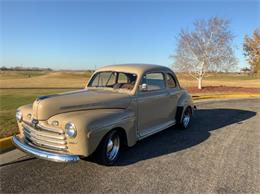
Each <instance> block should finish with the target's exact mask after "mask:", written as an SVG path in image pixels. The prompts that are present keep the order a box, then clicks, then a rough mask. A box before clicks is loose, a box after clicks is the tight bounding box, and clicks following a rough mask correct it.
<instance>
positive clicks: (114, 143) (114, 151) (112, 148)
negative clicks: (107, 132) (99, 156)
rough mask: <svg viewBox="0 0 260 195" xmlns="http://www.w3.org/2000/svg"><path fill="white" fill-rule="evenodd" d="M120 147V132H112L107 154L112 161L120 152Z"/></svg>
mask: <svg viewBox="0 0 260 195" xmlns="http://www.w3.org/2000/svg"><path fill="white" fill-rule="evenodd" d="M119 148H120V138H119V135H118V134H112V135H111V136H110V137H109V139H108V141H107V146H106V155H107V158H108V159H109V160H110V161H113V160H114V159H115V158H116V157H117V155H118V152H119Z"/></svg>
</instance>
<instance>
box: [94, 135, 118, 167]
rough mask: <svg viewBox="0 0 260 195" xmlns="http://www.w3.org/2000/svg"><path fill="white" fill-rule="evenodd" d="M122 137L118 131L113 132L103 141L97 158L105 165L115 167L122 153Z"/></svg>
mask: <svg viewBox="0 0 260 195" xmlns="http://www.w3.org/2000/svg"><path fill="white" fill-rule="evenodd" d="M120 141H121V139H120V135H119V133H118V132H117V131H111V132H110V133H108V134H107V135H106V137H105V138H104V139H103V141H102V143H101V145H100V148H99V150H98V151H97V157H98V160H99V162H100V163H101V164H103V165H113V164H114V163H115V162H116V161H117V159H118V157H119V152H120V145H121V144H120Z"/></svg>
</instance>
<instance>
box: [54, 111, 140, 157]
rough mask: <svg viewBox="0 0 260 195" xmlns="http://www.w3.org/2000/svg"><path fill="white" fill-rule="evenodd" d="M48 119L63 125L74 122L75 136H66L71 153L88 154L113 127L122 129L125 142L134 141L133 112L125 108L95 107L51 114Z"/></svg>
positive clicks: (131, 143) (130, 143)
mask: <svg viewBox="0 0 260 195" xmlns="http://www.w3.org/2000/svg"><path fill="white" fill-rule="evenodd" d="M49 120H50V121H53V120H57V121H59V122H61V124H62V126H63V127H65V124H66V123H67V122H72V123H74V124H75V126H76V129H77V136H76V137H75V138H73V139H70V138H68V149H69V152H70V153H72V154H77V155H83V156H89V155H90V154H92V153H93V152H94V151H95V150H96V148H97V147H98V145H99V143H100V142H101V141H102V139H103V137H104V136H105V135H106V134H107V133H108V132H109V131H111V130H112V129H114V128H121V129H124V131H125V134H126V138H127V144H128V145H129V146H131V145H134V144H135V142H136V122H135V120H136V119H135V114H134V112H132V111H130V110H127V109H97V110H86V111H77V112H69V113H63V114H59V115H56V116H53V117H51V118H50V119H49Z"/></svg>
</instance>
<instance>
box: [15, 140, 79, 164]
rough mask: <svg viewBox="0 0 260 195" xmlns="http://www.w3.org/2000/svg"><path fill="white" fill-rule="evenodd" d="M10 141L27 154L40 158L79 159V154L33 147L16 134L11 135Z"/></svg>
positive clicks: (67, 160) (73, 160)
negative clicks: (54, 151) (61, 152)
mask: <svg viewBox="0 0 260 195" xmlns="http://www.w3.org/2000/svg"><path fill="white" fill-rule="evenodd" d="M12 141H13V144H14V145H15V146H16V147H17V148H19V149H20V150H22V151H24V152H25V153H27V154H30V155H33V156H35V157H37V158H40V159H44V160H49V161H54V162H77V161H79V159H80V158H79V156H77V155H70V154H58V153H52V152H48V151H44V150H40V149H37V148H34V147H32V146H29V145H27V144H26V143H24V142H23V141H22V140H21V139H20V138H19V137H18V136H16V135H14V136H13V138H12Z"/></svg>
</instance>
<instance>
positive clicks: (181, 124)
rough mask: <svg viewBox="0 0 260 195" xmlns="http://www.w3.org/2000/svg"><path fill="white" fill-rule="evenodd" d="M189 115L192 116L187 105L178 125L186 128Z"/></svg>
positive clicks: (188, 123) (189, 119)
mask: <svg viewBox="0 0 260 195" xmlns="http://www.w3.org/2000/svg"><path fill="white" fill-rule="evenodd" d="M191 116H192V111H191V108H190V107H187V108H186V109H185V110H184V113H183V116H182V120H181V122H180V127H181V128H182V129H187V128H188V127H189V125H190V122H191Z"/></svg>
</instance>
